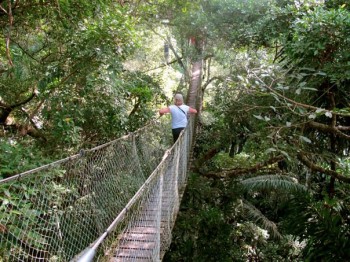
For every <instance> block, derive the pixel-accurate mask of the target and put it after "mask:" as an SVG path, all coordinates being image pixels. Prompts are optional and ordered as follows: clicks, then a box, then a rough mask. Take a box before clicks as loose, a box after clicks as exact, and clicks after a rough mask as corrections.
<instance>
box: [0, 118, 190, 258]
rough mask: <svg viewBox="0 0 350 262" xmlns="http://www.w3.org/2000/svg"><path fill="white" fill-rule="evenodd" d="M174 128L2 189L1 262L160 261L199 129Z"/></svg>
mask: <svg viewBox="0 0 350 262" xmlns="http://www.w3.org/2000/svg"><path fill="white" fill-rule="evenodd" d="M169 126H170V125H169V123H167V122H164V121H159V120H157V121H153V122H152V123H151V124H149V125H147V126H145V127H144V128H142V129H139V130H137V131H136V132H134V133H131V134H129V135H127V136H124V137H122V138H119V139H117V140H114V141H111V142H109V143H106V144H104V145H101V146H98V147H95V148H92V149H88V150H84V151H81V152H80V153H79V154H76V155H73V156H71V157H68V158H65V159H62V160H59V161H56V162H53V163H51V164H48V165H45V166H42V167H39V168H36V169H33V170H30V171H27V172H24V173H21V174H18V175H16V176H13V177H10V178H7V179H3V180H1V181H0V261H1V262H2V261H50V262H61V261H62V262H63V261H80V262H82V261H93V260H95V261H115V262H116V261H139V262H141V261H160V260H161V259H162V257H163V255H164V253H165V251H166V250H167V248H168V247H169V245H170V242H171V230H172V227H173V225H174V223H175V218H176V215H177V212H178V209H179V205H180V200H181V197H182V193H183V191H184V188H185V184H186V180H187V165H188V161H189V152H190V148H191V144H192V134H193V127H194V121H193V119H191V121H189V125H188V127H187V128H186V129H185V132H184V133H183V134H182V135H181V136H180V138H179V139H178V141H177V142H176V143H175V144H174V145H172V146H171V144H172V138H171V137H170V133H171V132H170V130H169Z"/></svg>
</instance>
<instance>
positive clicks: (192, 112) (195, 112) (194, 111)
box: [188, 107, 197, 114]
mask: <svg viewBox="0 0 350 262" xmlns="http://www.w3.org/2000/svg"><path fill="white" fill-rule="evenodd" d="M188 112H189V113H190V114H197V110H196V109H194V108H192V107H190V108H189V110H188Z"/></svg>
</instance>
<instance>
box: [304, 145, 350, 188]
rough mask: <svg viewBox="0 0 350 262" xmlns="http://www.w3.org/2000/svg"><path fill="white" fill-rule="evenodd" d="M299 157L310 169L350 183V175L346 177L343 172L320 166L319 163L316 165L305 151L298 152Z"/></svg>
mask: <svg viewBox="0 0 350 262" xmlns="http://www.w3.org/2000/svg"><path fill="white" fill-rule="evenodd" d="M298 159H299V160H300V162H302V163H303V164H304V165H305V166H307V167H308V168H309V169H311V170H312V171H318V172H320V173H323V174H326V175H329V176H331V177H334V178H337V179H338V180H340V181H343V182H346V183H350V177H346V176H343V175H341V174H339V173H338V172H336V171H333V170H330V169H326V168H323V167H320V166H318V165H316V164H315V163H313V162H312V161H310V160H309V159H308V158H307V157H306V155H305V154H304V153H301V152H300V153H299V154H298Z"/></svg>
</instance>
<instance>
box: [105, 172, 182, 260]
mask: <svg viewBox="0 0 350 262" xmlns="http://www.w3.org/2000/svg"><path fill="white" fill-rule="evenodd" d="M171 178H172V175H171V173H170V172H169V170H168V172H167V173H166V175H165V176H164V184H163V194H162V203H161V209H162V212H161V218H160V219H161V221H160V229H158V225H157V218H158V217H159V213H160V211H159V206H160V205H159V200H158V195H153V196H150V198H149V199H148V201H147V203H146V204H145V206H144V208H143V210H141V211H140V213H139V215H138V219H137V220H136V221H134V226H133V227H131V228H129V229H128V230H127V231H126V232H124V233H123V234H121V235H120V236H119V237H118V238H119V245H118V247H117V248H116V250H115V251H114V255H113V257H112V258H110V260H109V261H110V262H132V261H135V262H146V261H147V262H151V261H152V262H154V256H155V255H160V256H162V255H163V254H164V253H165V250H162V249H163V248H164V247H163V246H162V241H164V240H166V241H167V242H169V241H170V239H168V238H169V234H171V233H170V232H168V231H169V230H170V229H169V228H168V227H169V222H170V223H172V222H174V217H173V215H174V214H172V211H173V208H174V205H175V204H176V202H175V201H174V198H175V196H174V192H173V190H174V189H173V188H172V186H173V181H172V180H171ZM175 190H176V189H175ZM158 223H159V222H158ZM158 234H160V239H161V241H160V242H161V243H158V246H156V245H157V242H158V241H159V239H158V238H159V236H158ZM163 244H164V243H163ZM159 252H160V253H161V254H159ZM160 260H161V259H160V258H158V261H160Z"/></svg>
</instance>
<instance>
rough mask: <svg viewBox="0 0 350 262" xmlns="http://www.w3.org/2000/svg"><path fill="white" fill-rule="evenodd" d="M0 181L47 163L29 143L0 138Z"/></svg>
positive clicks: (47, 160)
mask: <svg viewBox="0 0 350 262" xmlns="http://www.w3.org/2000/svg"><path fill="white" fill-rule="evenodd" d="M0 142H1V143H0V179H4V178H7V177H10V176H12V175H15V174H18V173H21V172H24V171H26V170H29V169H32V168H35V167H38V166H40V165H42V164H45V163H48V162H49V161H50V159H47V158H46V157H45V156H44V155H43V154H42V153H41V152H40V151H38V149H37V148H35V147H33V146H31V145H30V141H18V142H17V141H14V140H12V139H1V138H0Z"/></svg>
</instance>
